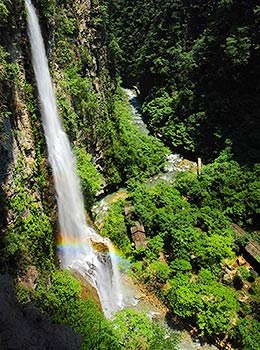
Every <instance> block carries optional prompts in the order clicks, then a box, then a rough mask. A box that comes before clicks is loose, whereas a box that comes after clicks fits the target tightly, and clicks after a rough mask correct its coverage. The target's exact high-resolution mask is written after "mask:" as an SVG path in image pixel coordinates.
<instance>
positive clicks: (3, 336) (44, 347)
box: [0, 275, 81, 350]
mask: <svg viewBox="0 0 260 350" xmlns="http://www.w3.org/2000/svg"><path fill="white" fill-rule="evenodd" d="M80 344H81V337H80V336H79V335H78V334H77V333H75V332H74V331H73V330H72V329H71V328H70V327H69V326H65V325H56V324H53V323H51V320H50V318H49V316H48V315H47V314H40V313H39V312H38V311H37V309H36V307H35V306H34V305H33V303H29V304H26V305H21V304H19V303H18V302H17V299H16V296H15V288H14V285H13V280H12V277H11V276H9V275H0V349H3V350H4V349H6V350H7V349H26V350H35V349H37V350H54V349H55V350H79V349H80Z"/></svg>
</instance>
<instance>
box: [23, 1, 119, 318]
mask: <svg viewBox="0 0 260 350" xmlns="http://www.w3.org/2000/svg"><path fill="white" fill-rule="evenodd" d="M25 4H26V9H27V12H28V34H29V39H30V43H31V52H32V63H33V69H34V73H35V78H36V82H37V87H38V92H39V100H40V106H41V115H42V122H43V128H44V133H45V138H46V142H47V148H48V158H49V162H50V164H51V167H52V170H53V177H54V182H55V189H56V194H57V202H58V215H59V226H60V227H59V229H60V235H61V239H62V245H61V248H60V259H61V264H62V267H63V268H68V269H70V270H72V271H76V272H77V273H80V274H81V275H82V276H83V277H84V278H85V279H86V280H87V281H88V282H89V283H91V285H92V286H94V287H95V288H96V290H97V293H98V296H99V299H100V302H101V306H102V309H103V312H104V314H105V316H106V317H111V316H112V315H113V314H114V313H115V312H116V311H118V310H119V309H120V308H121V307H122V293H121V286H120V278H119V270H118V267H117V264H116V260H115V254H114V252H113V248H112V244H111V242H110V241H109V240H108V239H104V238H102V237H101V236H100V235H99V234H97V233H96V232H95V231H94V230H93V229H92V228H91V227H90V226H88V224H87V223H86V219H85V212H84V205H83V198H82V194H81V190H80V181H79V178H78V176H77V174H76V167H75V159H74V155H73V153H72V150H71V147H70V143H69V140H68V138H67V136H66V134H65V132H64V129H63V126H62V123H61V120H60V118H59V115H58V110H57V104H56V98H55V95H54V90H53V86H52V81H51V76H50V72H49V68H48V61H47V57H46V53H45V48H44V43H43V38H42V35H41V30H40V25H39V21H38V18H37V15H36V11H35V8H34V6H33V5H32V3H31V1H30V0H25ZM95 243H96V244H97V245H101V246H102V247H103V249H102V251H104V248H105V251H107V252H103V253H102V252H98V251H96V250H95V249H94V248H93V244H94V246H95Z"/></svg>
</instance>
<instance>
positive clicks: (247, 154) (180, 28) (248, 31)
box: [104, 0, 260, 163]
mask: <svg viewBox="0 0 260 350" xmlns="http://www.w3.org/2000/svg"><path fill="white" fill-rule="evenodd" d="M104 3H106V4H107V7H108V11H109V14H110V22H109V23H108V24H107V25H108V26H109V30H110V31H111V38H110V42H111V47H112V49H111V57H112V58H111V60H112V61H113V62H116V64H117V67H118V69H119V73H120V74H121V75H122V76H123V79H124V82H125V83H126V84H130V85H132V84H135V85H136V84H137V85H139V86H140V90H141V94H142V97H143V99H144V105H143V111H144V113H145V115H146V117H147V121H148V124H149V126H150V128H151V129H152V130H153V131H154V132H155V133H157V134H160V135H162V137H163V139H164V140H165V141H166V142H167V143H168V144H169V145H171V146H172V147H173V148H174V149H179V150H181V151H182V152H183V151H186V152H189V153H192V154H195V155H197V156H202V158H203V159H204V160H212V159H214V157H215V156H216V155H218V153H219V151H220V150H222V149H223V148H225V146H226V145H227V144H228V145H230V146H231V147H232V151H233V153H234V155H235V157H236V158H237V159H238V160H239V161H241V162H244V163H251V162H259V161H260V153H259V149H260V147H259V137H258V135H259V118H258V114H259V107H260V106H259V83H260V82H259V74H258V72H259V62H260V57H259V56H260V52H259V39H260V37H259V30H258V28H259V20H260V17H259V16H260V10H259V5H257V4H256V3H255V2H248V1H236V0H229V1H224V0H223V1H213V0H212V1H211V0H209V1H206V2H205V1H189V0H177V1H164V0H159V1H145V2H144V1H143V0H137V1H135V2H133V1H130V0H126V1H125V0H117V1H110V0H104Z"/></svg>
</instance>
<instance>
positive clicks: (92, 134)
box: [0, 0, 113, 275]
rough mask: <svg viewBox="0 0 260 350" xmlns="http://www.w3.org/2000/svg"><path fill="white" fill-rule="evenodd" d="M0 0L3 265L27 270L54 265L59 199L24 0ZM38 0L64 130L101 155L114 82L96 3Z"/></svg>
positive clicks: (97, 156)
mask: <svg viewBox="0 0 260 350" xmlns="http://www.w3.org/2000/svg"><path fill="white" fill-rule="evenodd" d="M0 5H1V6H3V7H1V8H3V9H4V11H2V10H1V11H2V12H1V13H0V16H1V17H2V21H1V42H0V45H1V46H0V100H1V118H0V149H1V156H0V157H1V165H0V181H1V192H0V195H1V206H0V208H1V209H0V211H1V219H0V225H1V246H0V249H1V254H0V255H1V272H10V273H12V274H14V275H17V274H19V275H23V273H24V271H26V270H27V269H28V267H29V266H32V265H34V266H36V267H37V269H39V270H40V271H46V272H48V271H50V270H52V266H53V264H54V256H55V253H54V251H55V249H54V240H55V235H56V234H55V232H56V231H57V229H56V202H55V194H54V188H53V183H52V176H51V171H50V169H49V166H48V162H47V154H46V145H45V140H44V136H43V131H42V126H41V121H40V111H39V106H38V102H37V90H36V86H35V79H34V74H33V71H32V66H31V59H30V50H29V43H28V38H27V31H26V14H25V9H24V3H23V1H19V2H18V4H17V3H16V4H14V3H11V2H9V1H6V0H4V1H1V4H0ZM35 5H36V7H37V8H38V11H39V18H40V21H41V25H42V32H43V36H44V39H45V44H46V51H47V53H48V59H49V62H50V69H51V72H52V76H53V81H54V85H55V89H56V95H57V99H58V106H59V111H60V115H61V118H63V120H64V125H65V128H66V131H67V132H68V134H69V137H70V140H71V142H72V143H73V144H75V145H78V146H80V147H81V148H82V149H83V150H84V152H86V151H88V152H91V153H92V155H93V156H94V157H95V159H96V160H98V159H102V154H101V152H100V146H99V144H98V143H99V141H98V139H99V130H100V129H101V125H102V118H104V119H105V118H106V115H107V113H108V108H109V107H108V106H109V103H108V102H107V97H106V93H105V91H109V90H111V88H112V85H113V84H112V83H111V82H110V80H109V79H107V77H106V73H107V71H106V52H105V47H104V36H103V34H102V28H101V26H100V8H99V6H98V3H96V2H95V1H80V0H78V1H73V2H71V1H35ZM111 84H112V85H111ZM108 93H109V92H108ZM97 120H98V122H97ZM97 124H98V126H97ZM102 167H103V166H102Z"/></svg>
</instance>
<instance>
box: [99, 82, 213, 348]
mask: <svg viewBox="0 0 260 350" xmlns="http://www.w3.org/2000/svg"><path fill="white" fill-rule="evenodd" d="M124 91H125V93H126V95H127V97H128V101H129V104H130V107H131V112H132V116H133V122H134V125H135V126H136V127H137V128H138V129H139V130H140V131H141V132H142V133H143V134H145V135H149V134H150V132H149V130H148V128H147V126H146V124H145V123H144V121H143V119H142V115H141V106H140V103H139V101H138V96H137V94H136V93H135V91H134V90H131V89H124ZM189 170H192V171H194V172H196V171H197V164H196V163H194V162H191V161H189V160H187V159H183V157H181V156H180V155H179V154H173V153H172V154H170V153H169V154H168V155H167V164H166V165H165V167H164V169H163V172H161V173H159V174H158V175H156V176H153V177H152V178H150V179H149V180H148V181H147V185H148V186H149V184H154V183H156V182H157V181H160V180H165V181H167V182H172V181H174V177H175V175H176V172H180V171H189ZM120 198H127V191H126V189H125V188H120V189H119V190H118V191H116V192H115V193H112V194H109V195H107V196H106V197H104V198H103V199H102V200H101V201H100V202H99V203H98V204H97V205H96V206H94V208H93V213H94V216H95V218H96V219H95V224H96V226H97V227H100V226H101V225H102V221H103V218H104V215H106V212H107V211H108V210H109V206H110V205H111V203H113V202H115V201H116V200H118V199H120ZM122 265H124V266H125V270H126V271H125V273H124V272H123V273H122V279H123V288H124V292H123V295H124V305H125V307H130V308H133V309H136V310H139V311H144V312H146V313H147V315H148V316H149V317H150V318H157V319H159V320H161V321H162V322H164V323H165V325H166V326H167V327H170V328H171V329H172V330H173V332H177V333H179V334H180V342H179V344H178V349H179V350H198V349H200V350H217V348H216V346H214V345H211V344H208V343H205V342H202V341H201V340H200V339H198V338H194V337H192V336H191V334H190V333H189V332H188V331H186V330H183V329H182V330H179V329H180V328H181V327H180V326H179V324H176V325H174V324H171V325H169V324H168V322H167V321H166V314H167V312H168V310H167V308H166V306H165V305H163V303H162V302H161V301H160V300H159V299H157V297H156V296H155V295H152V294H151V293H149V292H147V291H146V289H145V287H144V286H140V285H138V284H135V283H134V282H133V280H132V279H131V278H130V277H129V276H128V274H127V269H128V268H130V262H128V261H123V260H122Z"/></svg>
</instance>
